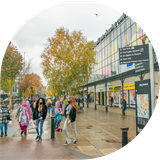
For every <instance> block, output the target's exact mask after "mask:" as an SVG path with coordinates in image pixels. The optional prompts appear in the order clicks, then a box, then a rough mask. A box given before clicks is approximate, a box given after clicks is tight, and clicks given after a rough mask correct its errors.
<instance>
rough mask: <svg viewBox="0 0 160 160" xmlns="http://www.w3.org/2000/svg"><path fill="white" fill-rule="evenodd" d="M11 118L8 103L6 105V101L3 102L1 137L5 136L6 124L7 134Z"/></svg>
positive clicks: (0, 109) (0, 113)
mask: <svg viewBox="0 0 160 160" xmlns="http://www.w3.org/2000/svg"><path fill="white" fill-rule="evenodd" d="M10 120H11V113H10V109H9V107H8V106H7V105H5V103H4V102H2V103H1V107H0V127H1V137H3V135H4V132H3V126H4V131H5V136H7V129H8V127H7V125H8V122H9V121H10Z"/></svg>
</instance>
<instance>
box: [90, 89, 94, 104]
mask: <svg viewBox="0 0 160 160" xmlns="http://www.w3.org/2000/svg"><path fill="white" fill-rule="evenodd" d="M90 103H94V92H91V93H90Z"/></svg>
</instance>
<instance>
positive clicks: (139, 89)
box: [135, 79, 151, 135]
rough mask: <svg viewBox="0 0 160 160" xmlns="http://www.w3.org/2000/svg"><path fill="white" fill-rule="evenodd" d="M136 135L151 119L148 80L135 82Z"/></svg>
mask: <svg viewBox="0 0 160 160" xmlns="http://www.w3.org/2000/svg"><path fill="white" fill-rule="evenodd" d="M135 93H136V130H137V135H138V134H139V133H140V132H141V131H142V129H143V128H144V127H145V126H146V124H147V122H148V121H149V119H150V117H151V101H150V99H151V94H150V79H148V80H143V81H137V82H135Z"/></svg>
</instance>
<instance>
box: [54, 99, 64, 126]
mask: <svg viewBox="0 0 160 160" xmlns="http://www.w3.org/2000/svg"><path fill="white" fill-rule="evenodd" d="M59 108H61V109H62V113H64V110H65V103H64V101H63V97H60V99H59V101H58V102H57V103H56V107H55V115H56V113H57V112H59ZM54 126H55V128H57V127H56V126H57V120H56V117H55V122H54Z"/></svg>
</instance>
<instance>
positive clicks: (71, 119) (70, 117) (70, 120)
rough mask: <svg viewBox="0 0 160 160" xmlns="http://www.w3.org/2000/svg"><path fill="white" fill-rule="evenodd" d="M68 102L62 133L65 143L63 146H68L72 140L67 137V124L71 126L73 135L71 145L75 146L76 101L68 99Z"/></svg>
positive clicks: (76, 141)
mask: <svg viewBox="0 0 160 160" xmlns="http://www.w3.org/2000/svg"><path fill="white" fill-rule="evenodd" d="M68 102H69V105H68V107H67V108H66V116H67V118H66V120H65V122H64V127H63V130H64V133H65V136H66V142H65V143H64V145H68V144H70V143H71V142H72V138H70V137H69V134H68V132H67V128H68V126H69V124H71V126H72V131H73V133H74V142H73V145H77V144H78V140H77V132H76V114H77V104H76V100H75V98H74V97H69V98H68Z"/></svg>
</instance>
